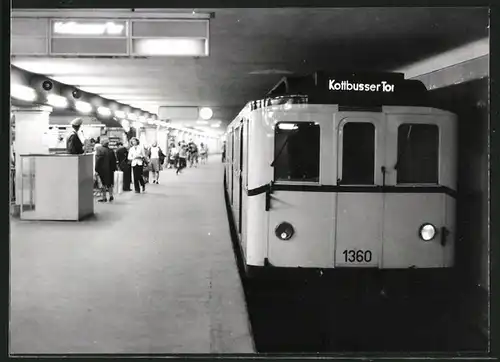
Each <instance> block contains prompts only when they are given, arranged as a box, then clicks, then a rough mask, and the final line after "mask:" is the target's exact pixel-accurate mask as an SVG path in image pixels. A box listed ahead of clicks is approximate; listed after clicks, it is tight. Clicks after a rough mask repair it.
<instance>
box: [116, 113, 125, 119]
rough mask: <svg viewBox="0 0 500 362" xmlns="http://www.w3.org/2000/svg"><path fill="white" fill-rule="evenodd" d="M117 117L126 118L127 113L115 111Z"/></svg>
mask: <svg viewBox="0 0 500 362" xmlns="http://www.w3.org/2000/svg"><path fill="white" fill-rule="evenodd" d="M115 116H117V117H118V118H126V117H125V116H126V115H125V112H123V111H115Z"/></svg>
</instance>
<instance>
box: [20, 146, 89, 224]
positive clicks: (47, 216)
mask: <svg viewBox="0 0 500 362" xmlns="http://www.w3.org/2000/svg"><path fill="white" fill-rule="evenodd" d="M20 157H21V165H20V166H21V169H20V174H21V180H19V181H20V182H19V181H18V185H19V186H20V195H19V196H20V198H19V201H20V202H19V204H20V212H21V215H20V216H21V219H23V220H66V221H79V220H81V219H83V218H85V217H87V216H89V215H93V214H94V196H93V183H94V181H93V175H94V165H93V163H94V161H93V159H94V156H93V154H83V155H69V154H26V155H20Z"/></svg>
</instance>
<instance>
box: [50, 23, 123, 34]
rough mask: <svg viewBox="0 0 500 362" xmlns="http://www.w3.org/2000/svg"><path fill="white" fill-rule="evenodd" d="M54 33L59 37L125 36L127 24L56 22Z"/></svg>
mask: <svg viewBox="0 0 500 362" xmlns="http://www.w3.org/2000/svg"><path fill="white" fill-rule="evenodd" d="M52 29H53V32H54V34H58V35H80V36H81V35H90V36H92V35H108V36H109V35H112V36H123V35H125V34H124V32H125V23H121V24H120V23H115V22H112V21H102V22H99V23H97V22H86V23H80V22H75V21H67V22H65V21H56V22H54V23H53V28H52Z"/></svg>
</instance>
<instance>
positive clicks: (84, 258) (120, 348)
mask: <svg viewBox="0 0 500 362" xmlns="http://www.w3.org/2000/svg"><path fill="white" fill-rule="evenodd" d="M222 170H223V169H222V164H221V162H220V156H218V155H213V156H212V157H211V158H210V159H209V162H208V163H207V164H205V165H199V167H198V168H187V169H185V170H184V172H183V173H182V174H180V175H179V176H176V174H175V170H172V169H167V170H163V171H162V173H161V176H160V184H159V185H155V184H147V186H146V193H141V194H135V193H134V192H133V191H132V192H126V193H123V194H121V195H118V196H117V197H116V198H115V201H114V202H113V203H105V204H101V203H96V206H95V211H96V214H95V216H93V217H91V218H89V219H87V220H84V221H80V222H46V221H44V222H33V221H21V220H19V219H15V218H13V219H12V221H11V242H10V250H11V256H10V260H11V274H10V275H11V301H10V354H65V355H67V354H82V353H83V354H89V353H90V354H94V353H95V354H102V353H126V354H135V353H138V354H148V353H253V352H254V351H255V347H254V344H253V340H252V334H251V330H250V328H251V327H250V323H249V318H248V314H247V308H246V305H245V299H244V295H243V288H242V285H241V281H240V278H239V275H238V270H237V265H236V261H235V256H234V252H233V249H232V243H231V238H230V232H229V226H228V221H227V215H226V209H225V204H224V194H223V187H222V178H223V172H222ZM61 192H64V190H61Z"/></svg>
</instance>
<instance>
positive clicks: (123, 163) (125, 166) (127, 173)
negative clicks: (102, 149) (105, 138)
mask: <svg viewBox="0 0 500 362" xmlns="http://www.w3.org/2000/svg"><path fill="white" fill-rule="evenodd" d="M116 145H117V146H118V149H117V150H116V158H117V161H118V167H119V169H120V171H122V172H123V191H132V190H130V184H131V183H132V173H131V170H130V163H129V160H128V150H127V148H126V147H125V146H123V143H121V142H118V143H117V144H116Z"/></svg>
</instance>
